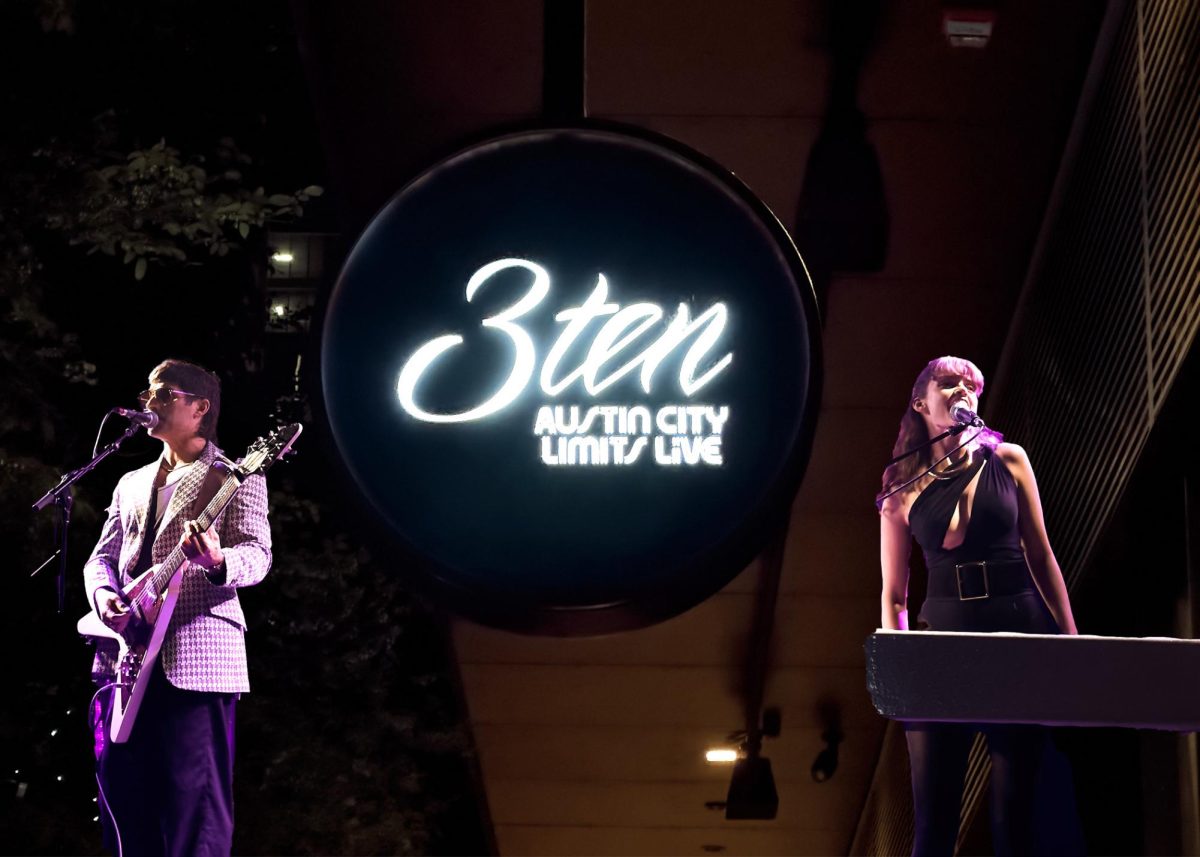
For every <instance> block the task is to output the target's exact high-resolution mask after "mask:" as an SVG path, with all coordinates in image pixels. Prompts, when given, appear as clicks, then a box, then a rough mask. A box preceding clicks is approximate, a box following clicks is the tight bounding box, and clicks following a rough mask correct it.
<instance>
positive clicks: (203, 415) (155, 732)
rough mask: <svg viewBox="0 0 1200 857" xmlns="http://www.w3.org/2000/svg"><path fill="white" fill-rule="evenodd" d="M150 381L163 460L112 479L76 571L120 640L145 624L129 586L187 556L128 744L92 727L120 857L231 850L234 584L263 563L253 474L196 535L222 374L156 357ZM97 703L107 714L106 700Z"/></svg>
mask: <svg viewBox="0 0 1200 857" xmlns="http://www.w3.org/2000/svg"><path fill="white" fill-rule="evenodd" d="M149 380H150V387H149V389H148V390H146V391H145V392H144V393H142V394H141V397H140V399H141V402H142V404H143V406H144V407H145V408H146V409H148V410H150V411H153V412H154V414H155V415H157V417H158V424H157V425H156V426H154V427H153V428H151V429H150V430H149V434H150V436H151V437H153V438H155V439H157V440H161V441H162V444H163V452H162V456H161V457H160V458H159V459H158V460H157V461H155V462H154V463H153V464H149V465H146V466H145V467H142V468H140V469H138V470H134V471H132V472H130V473H127V474H125V475H124V476H123V477H122V478H121V480H120V481H119V482H118V483H117V487H116V490H115V491H114V493H113V499H112V504H111V505H110V506H109V508H108V518H107V520H106V521H105V523H104V529H103V531H102V533H101V535H100V540H99V542H98V543H97V544H96V547H95V550H93V552H92V555H91V557H90V558H89V559H88V561H87V564H86V565H85V566H84V580H85V585H86V591H87V596H88V599H89V602H90V603H91V605H92V607H93V608H94V609H95V611H96V613H97V615H98V616H99V617H100V620H101V621H102V622H103V623H104V624H105V625H107V626H108V627H109V628H111V629H113V630H114V631H118V632H121V633H122V635H124V636H126V637H127V638H128V637H129V636H130V635H133V634H137V633H138V628H139V625H144V624H146V621H145V618H144V617H143V616H142V615H141V614H142V611H141V609H140V608H139V607H138V606H137V605H131V604H130V603H129V601H128V600H127V599H126V597H125V587H126V586H127V585H128V584H129V583H130V582H131V581H132V580H133V579H134V578H136V577H137V576H138V575H140V574H142V573H143V572H145V571H146V570H147V569H149V568H152V567H154V566H155V565H156V564H160V563H163V562H164V560H165V559H166V558H167V556H168V555H169V554H171V552H172V551H173V550H174V549H175V548H176V547H179V548H181V549H182V551H183V554H184V556H185V557H186V559H187V561H186V562H185V563H183V566H182V571H181V572H180V574H179V577H178V584H177V585H178V594H177V596H176V599H175V601H174V610H173V612H172V613H170V614H169V615H168V616H167V618H168V619H169V625H168V627H167V629H166V635H165V637H164V638H163V639H162V645H161V650H160V652H159V655H158V660H157V663H156V664H154V665H153V666H152V669H153V671H152V672H151V673H150V675H149V678H148V679H147V684H146V686H145V691H144V697H142V698H141V705H140V713H138V715H137V720H136V725H135V727H134V728H133V730H132V732H131V733H130V734H129V737H128V740H127V741H126V742H124V743H116V742H114V741H112V740H109V738H110V736H109V735H108V730H107V728H98V729H97V736H98V741H97V744H98V754H97V780H98V782H99V784H100V789H101V796H100V800H101V803H102V810H106V811H102V812H101V816H102V818H103V819H104V822H105V844H106V845H107V846H108V847H109V848H110V849H112V850H113V851H114V852H115V853H120V854H122V855H124V857H131V856H132V855H143V854H145V855H184V854H187V855H228V854H229V853H230V849H231V845H232V838H233V748H234V742H233V726H234V704H235V700H236V699H237V697H238V695H239V694H241V693H244V692H246V691H248V690H249V689H250V685H249V681H248V678H247V668H246V646H245V639H244V635H245V628H246V622H245V618H244V616H243V614H242V608H241V605H240V603H239V602H238V596H237V588H238V587H240V586H250V585H253V584H255V583H258V582H259V581H261V580H262V579H263V578H264V577H265V576H266V574H267V570H268V568H270V565H271V531H270V527H269V525H268V523H267V489H266V480H265V479H264V477H263V476H262V475H261V474H255V475H251V476H249V477H247V478H246V479H245V481H244V482H243V483H242V484H241V486H240V488H239V489H238V490H237V493H236V494H235V495H234V496H233V499H232V500H231V501H230V502H229V504H228V506H226V507H225V509H224V511H223V512H222V513H221V514H220V515H219V516H218V517H217V519H216V521H215V523H214V525H213V526H212V527H209V528H208V529H207V530H205V529H202V527H201V526H200V525H199V524H197V522H196V521H195V520H193V519H194V518H195V517H197V516H198V515H199V510H200V509H203V508H204V504H205V503H206V502H207V500H206V498H205V496H204V494H205V492H206V491H207V490H209V488H208V486H210V485H211V484H212V480H213V478H214V477H217V478H219V477H220V473H221V462H222V461H223V456H221V453H220V450H219V449H217V447H216V443H215V439H216V427H217V417H218V415H219V412H220V406H221V384H220V380H219V379H218V378H217V376H216V375H214V374H212V373H211V372H208V371H207V370H205V369H203V368H201V367H200V366H197V365H195V364H192V363H186V362H184V361H180V360H167V361H164V362H163V363H160V364H159V365H158V366H156V367H155V368H154V371H153V372H151V373H150V379H149ZM214 465H216V466H214ZM143 534H145V537H143ZM150 622H151V623H152V622H153V617H150ZM106 644H108V645H106ZM114 651H115V645H112V641H111V640H106V641H103V644H101V645H99V646H98V647H97V654H96V662H95V664H94V665H93V676H94V677H95V678H96V679H97V681H98V682H99V683H100V684H101V685H103V686H110V685H111V684H112V683H113V682H114V681H115V677H114V675H115V674H114V663H113V660H114V659H113V653H114ZM98 697H99V700H100V702H101V710H102V713H103V714H104V716H105V720H107V719H108V717H110V716H111V714H112V712H111V708H112V697H113V694H112V693H111V692H107V691H105V690H102V691H101V693H99V694H98ZM101 736H102V737H101Z"/></svg>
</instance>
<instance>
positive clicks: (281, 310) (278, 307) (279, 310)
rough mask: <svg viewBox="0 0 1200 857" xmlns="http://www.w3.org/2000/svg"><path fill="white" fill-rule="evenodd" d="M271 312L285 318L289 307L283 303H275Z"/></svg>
mask: <svg viewBox="0 0 1200 857" xmlns="http://www.w3.org/2000/svg"><path fill="white" fill-rule="evenodd" d="M271 312H272V313H274V314H275V315H277V316H279V317H280V318H283V316H284V314H285V313H287V307H285V306H284V305H283V304H275V305H274V306H272V307H271Z"/></svg>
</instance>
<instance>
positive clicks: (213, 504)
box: [76, 423, 303, 744]
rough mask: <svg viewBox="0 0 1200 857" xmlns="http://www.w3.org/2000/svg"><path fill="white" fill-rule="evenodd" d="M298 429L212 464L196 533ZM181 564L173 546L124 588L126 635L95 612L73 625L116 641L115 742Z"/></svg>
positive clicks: (146, 674)
mask: <svg viewBox="0 0 1200 857" xmlns="http://www.w3.org/2000/svg"><path fill="white" fill-rule="evenodd" d="M302 428H303V427H302V426H301V425H300V424H299V423H292V424H291V425H287V426H281V427H279V428H277V429H275V431H273V432H271V434H270V435H268V436H267V437H266V438H259V439H258V440H257V441H255V442H254V443H253V444H251V446H250V448H249V449H248V450H247V451H246V456H245V457H244V458H243V459H242V460H241V461H239V462H237V463H236V464H234V463H232V462H222V461H218V462H216V463H214V468H220V469H221V472H223V473H224V474H225V476H224V480H223V482H222V483H221V485H220V487H219V488H217V490H216V493H215V494H214V495H213V497H212V499H211V500H210V501H209V502H208V505H207V506H205V508H204V511H203V512H202V513H200V514H199V515H197V516H196V521H197V522H198V523H199V524H200V529H201V530H207V529H208V528H209V527H210V526H212V523H213V521H215V520H216V519H217V516H218V515H220V514H221V512H222V511H224V509H225V507H226V506H227V505H229V501H230V500H232V499H233V495H234V494H236V493H237V491H238V489H239V488H241V486H242V482H243V481H244V480H245V479H246V477H248V476H252V475H254V474H256V473H265V472H266V471H267V470H268V469H269V468H270V467H271V465H273V464H274V463H275V462H277V461H279V460H280V459H281V458H283V457H284V456H285V455H287V454H288V452H289V451H290V450H291V448H292V444H294V443H295V442H296V438H298V437H299V436H300V432H301V430H302ZM151 526H152V525H151ZM185 561H186V557H184V555H183V549H182V548H181V547H180V546H179V545H176V546H175V549H174V550H172V551H171V554H170V556H168V557H167V558H166V559H165V560H163V562H162V563H161V564H159V565H156V566H152V567H151V568H149V569H147V570H146V572H145V573H143V574H141V575H139V576H138V577H137V579H135V580H134V581H133V582H131V583H130V584H129V586H128V587H126V589H125V592H124V599H125V601H126V603H127V604H128V605H129V608H130V612H131V613H132V614H133V616H132V618H131V619H130V621H129V624H128V625H126V626H125V630H124V631H122V632H120V633H118V632H117V631H114V630H113V629H112V628H109V627H108V626H107V625H105V624H104V623H103V622H101V621H100V617H99V615H97V614H96V613H95V611H92V612H89V613H88V614H87V615H85V616H84V617H83V618H82V619H80V620H79V622H78V624H77V625H76V628H77V629H78V631H79V633H80V634H82V635H84V636H85V637H94V638H97V639H109V640H116V642H117V647H118V650H119V651H118V654H117V675H116V679H115V686H114V689H113V704H112V719H111V723H110V727H109V738H110V739H111V740H112V741H113V743H114V744H123V743H125V742H126V741H128V740H129V734H130V733H131V732H132V731H133V724H134V721H135V720H136V718H137V712H138V708H139V706H140V705H141V703H142V697H143V696H145V694H146V687H147V686H148V685H149V683H150V676H151V674H152V673H153V671H154V664H155V662H156V661H157V660H158V653H159V650H160V649H161V648H162V644H163V638H164V637H165V636H166V634H167V627H168V626H169V625H170V624H171V614H172V613H173V612H174V611H175V601H176V599H177V597H178V595H179V581H180V578H181V577H182V576H183V575H182V571H183V566H184V563H185Z"/></svg>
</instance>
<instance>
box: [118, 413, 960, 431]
mask: <svg viewBox="0 0 1200 857" xmlns="http://www.w3.org/2000/svg"><path fill="white" fill-rule="evenodd" d="M110 413H114V414H116V415H117V416H119V417H124V418H125V419H127V420H129V421H130V422H132V423H136V424H137V425H139V426H145V427H146V431H150V429H152V428H154V427H155V426H156V425H158V414H156V413H154V411H131V410H129V408H113V409H112V411H110ZM968 413H970V412H969V411H968Z"/></svg>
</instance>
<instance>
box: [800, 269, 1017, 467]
mask: <svg viewBox="0 0 1200 857" xmlns="http://www.w3.org/2000/svg"><path fill="white" fill-rule="evenodd" d="M1011 302H1012V294H1011V293H1010V290H1009V289H1008V288H1007V287H1006V286H1005V284H1004V283H1001V282H998V281H994V280H993V281H984V280H982V279H976V280H964V281H960V282H954V281H947V280H935V279H932V278H929V279H913V280H893V279H884V278H875V279H871V278H848V277H839V278H838V279H837V280H835V282H834V284H833V287H832V288H831V289H830V290H829V301H828V312H827V315H826V318H825V340H824V344H825V394H824V400H823V401H824V407H825V408H828V409H831V410H832V409H843V408H844V409H847V410H853V411H855V412H858V413H859V417H860V418H861V419H871V418H872V417H871V414H870V413H869V412H870V411H878V412H880V416H879V419H882V420H884V421H885V422H886V423H887V424H888V425H889V426H891V427H892V431H893V438H892V439H893V440H894V439H895V438H894V432H895V430H896V428H897V427H898V425H899V422H900V414H901V412H902V410H903V408H904V407H905V404H906V403H907V401H908V394H909V391H910V389H911V386H912V382H913V380H914V379H915V378H916V375H917V372H919V371H920V370H921V369H922V368H923V367H924V366H925V363H926V362H927V361H929V360H930V359H932V358H934V357H938V356H941V355H942V354H960V355H962V356H964V357H972V358H973V359H976V360H978V361H981V362H985V361H986V359H987V357H985V356H984V355H987V356H991V355H997V356H998V354H999V348H1000V346H1001V344H1002V343H1003V336H1004V332H1005V331H1006V330H1007V329H1008V322H1009V317H1008V314H1009V313H1010V312H1011V309H1012V306H1011ZM985 320H986V323H984V321H985ZM881 353H882V354H886V359H881ZM981 368H983V369H984V371H985V372H987V371H988V370H989V369H990V368H991V367H989V366H983V367H981ZM890 450H891V442H890V441H889V443H888V447H887V450H884V451H882V452H881V455H882V453H883V452H889V451H890ZM887 458H888V456H887V455H884V456H883V458H882V459H881V460H880V462H879V464H880V470H882V465H883V463H884V462H885V461H886V460H887Z"/></svg>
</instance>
